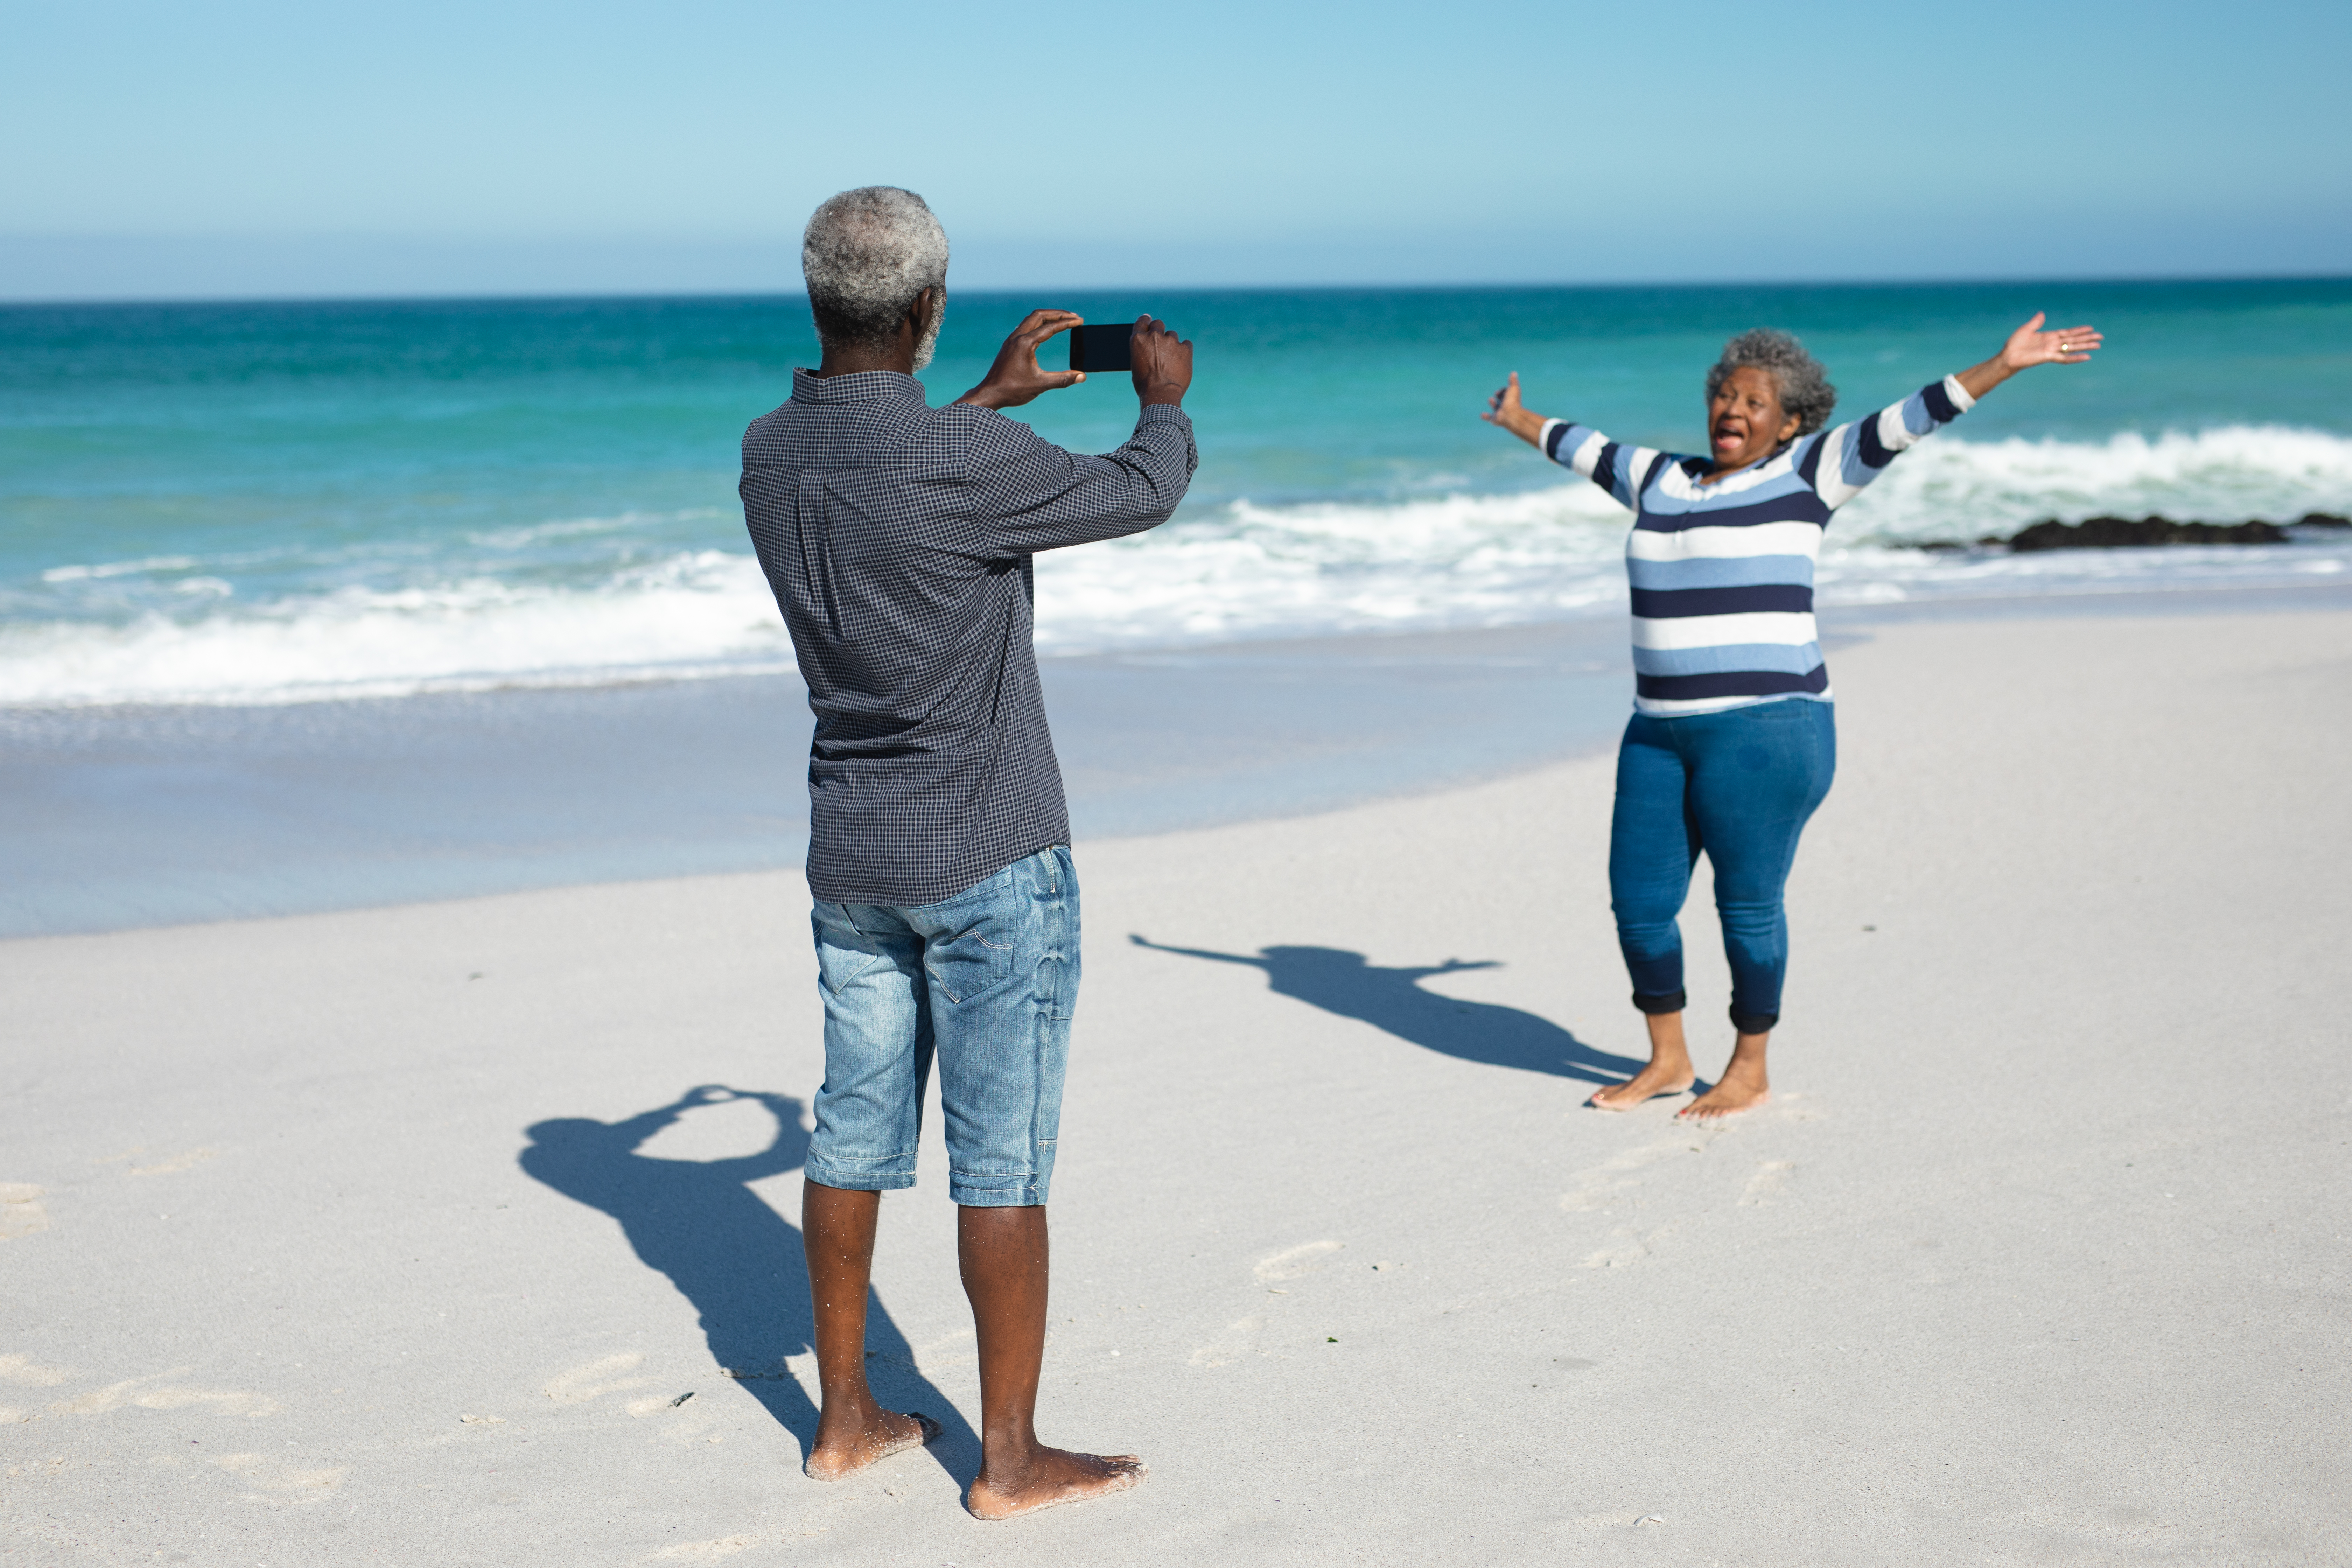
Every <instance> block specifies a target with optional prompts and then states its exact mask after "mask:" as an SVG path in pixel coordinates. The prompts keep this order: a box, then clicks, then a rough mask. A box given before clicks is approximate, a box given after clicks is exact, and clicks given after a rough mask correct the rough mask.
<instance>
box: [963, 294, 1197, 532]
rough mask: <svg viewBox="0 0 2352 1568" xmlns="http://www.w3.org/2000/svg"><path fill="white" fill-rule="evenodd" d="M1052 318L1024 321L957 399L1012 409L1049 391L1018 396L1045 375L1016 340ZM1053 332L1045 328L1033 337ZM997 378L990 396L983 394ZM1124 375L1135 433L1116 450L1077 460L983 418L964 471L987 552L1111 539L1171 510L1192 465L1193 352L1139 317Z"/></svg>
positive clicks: (1026, 345) (1029, 345) (1031, 348)
mask: <svg viewBox="0 0 2352 1568" xmlns="http://www.w3.org/2000/svg"><path fill="white" fill-rule="evenodd" d="M1052 314H1053V313H1052V312H1046V311H1040V312H1038V313H1037V315H1034V316H1032V317H1031V318H1030V319H1029V321H1025V322H1024V323H1023V324H1022V328H1021V330H1020V331H1015V332H1014V333H1013V337H1012V338H1010V339H1008V340H1007V341H1006V342H1005V345H1004V352H1003V353H1000V354H999V355H998V356H997V363H996V367H995V368H994V369H992V370H991V371H990V372H989V379H988V380H986V381H983V382H982V383H981V384H980V385H979V386H977V387H974V388H973V389H972V390H971V392H970V393H968V394H966V395H964V397H963V398H961V399H960V400H959V401H961V402H965V403H973V404H978V405H980V406H982V407H993V406H999V405H1002V406H1012V405H1015V404H1019V403H1025V402H1027V401H1028V400H1029V398H1030V397H1034V396H1035V395H1037V393H1038V392H1043V391H1045V390H1048V388H1047V387H1045V386H1042V385H1041V386H1037V387H1036V388H1035V390H1034V391H1029V392H1027V394H1026V395H1018V394H1021V393H1022V392H1023V391H1024V388H1026V387H1028V386H1029V385H1030V384H1031V377H1032V376H1033V375H1042V374H1045V373H1040V372H1037V371H1036V363H1037V360H1036V343H1035V342H1034V341H1029V342H1024V333H1029V332H1032V331H1035V330H1036V329H1038V328H1041V327H1047V326H1048V325H1049V321H1045V320H1041V318H1050V317H1051V316H1052ZM1067 324H1068V323H1067V322H1066V321H1065V322H1063V323H1062V325H1067ZM1059 330H1061V329H1060V326H1052V327H1051V329H1050V330H1048V331H1045V332H1043V334H1042V336H1051V335H1052V332H1053V331H1059ZM1038 341H1042V338H1041V339H1040V340H1038ZM1024 366H1025V369H1024ZM1000 374H1002V376H1003V384H1002V387H1001V388H1000V391H999V394H998V395H997V396H992V397H983V396H982V394H984V393H988V392H989V389H990V387H991V386H992V384H996V383H997V382H998V380H999V376H1000ZM1132 374H1133V379H1134V383H1135V394H1136V397H1137V399H1138V400H1139V402H1140V403H1141V404H1142V405H1143V410H1142V413H1141V415H1140V416H1139V417H1138V418H1137V420H1136V424H1135V434H1134V435H1133V436H1131V437H1129V438H1128V441H1127V444H1126V445H1125V446H1123V447H1119V448H1118V450H1117V451H1116V452H1110V453H1107V454H1106V455H1104V456H1102V457H1099V458H1087V457H1080V456H1078V455H1076V453H1072V452H1066V451H1064V450H1063V449H1062V448H1061V447H1056V446H1055V445H1054V444H1053V443H1051V442H1049V441H1044V440H1040V439H1039V438H1038V437H1037V435H1036V433H1035V432H1034V431H1033V430H1031V429H1030V428H1029V427H1028V426H1024V425H1016V424H1014V423H1013V422H1012V421H1011V420H1009V419H985V420H982V421H981V422H979V423H978V424H977V426H976V427H975V428H973V430H972V445H971V452H970V455H969V459H968V468H967V470H966V471H967V473H968V475H969V478H970V479H971V485H972V488H973V489H974V490H975V491H977V492H978V499H979V501H980V504H979V506H978V507H976V508H975V511H976V513H977V520H978V521H979V523H980V526H981V529H982V538H983V540H984V541H985V542H986V543H987V545H988V547H989V549H990V552H991V553H993V554H1000V555H1030V554H1034V553H1035V552H1038V551H1040V550H1058V549H1061V548H1063V547H1065V546H1067V545H1072V544H1086V543H1089V542H1093V541H1095V540H1098V539H1117V538H1118V537H1119V536H1120V535H1122V534H1129V533H1140V532H1142V531H1144V530H1145V529H1147V528H1151V527H1155V526H1157V525H1158V524H1160V523H1162V522H1165V521H1167V520H1168V518H1169V515H1170V514H1171V513H1172V512H1173V511H1175V510H1176V503H1177V502H1179V501H1181V500H1183V499H1184V491H1185V489H1186V488H1187V487H1188V486H1189V485H1190V484H1191V483H1192V470H1193V469H1195V468H1198V467H1200V462H1201V458H1200V452H1199V449H1198V448H1197V447H1194V445H1193V443H1192V420H1191V419H1190V418H1189V417H1187V416H1186V415H1185V413H1184V409H1183V401H1184V394H1185V393H1186V392H1187V391H1188V390H1190V388H1191V386H1192V344H1191V343H1189V342H1185V341H1184V340H1183V339H1181V338H1180V337H1178V336H1177V335H1176V334H1175V333H1174V332H1172V331H1169V330H1168V328H1167V327H1166V325H1164V324H1163V323H1161V322H1159V321H1153V320H1152V319H1151V318H1150V317H1149V316H1146V317H1144V318H1143V319H1142V320H1141V321H1138V322H1136V324H1135V352H1134V370H1133V373H1132ZM1056 384H1066V383H1056ZM998 396H1001V397H1003V399H1004V401H1003V402H1002V403H1001V404H1000V403H999V402H998V401H997V397H998Z"/></svg>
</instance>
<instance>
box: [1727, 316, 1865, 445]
mask: <svg viewBox="0 0 2352 1568" xmlns="http://www.w3.org/2000/svg"><path fill="white" fill-rule="evenodd" d="M1746 365H1753V366H1755V367H1756V368H1757V369H1758V370H1763V371H1769V372H1771V374H1772V379H1773V380H1774V381H1775V382H1778V383H1779V384H1780V410H1781V412H1782V413H1784V414H1789V415H1792V416H1795V418H1796V421H1797V434H1798V435H1800V436H1810V435H1811V434H1812V433H1813V432H1814V431H1816V430H1818V429H1820V428H1821V427H1822V426H1824V425H1826V424H1828V423H1829V422H1830V413H1831V411H1832V409H1834V408H1836V407H1837V388H1836V387H1834V386H1832V385H1831V384H1830V377H1829V372H1827V371H1826V370H1823V369H1822V362H1821V361H1819V360H1817V359H1815V358H1814V357H1813V356H1812V355H1811V354H1809V353H1806V352H1805V345H1804V344H1802V343H1801V342H1798V341H1797V340H1796V338H1795V337H1794V336H1793V335H1791V334H1790V333H1788V332H1776V331H1773V330H1772V329H1771V328H1769V327H1751V328H1749V329H1748V331H1744V332H1742V333H1740V334H1739V335H1738V337H1736V338H1734V339H1732V340H1731V341H1730V342H1727V343H1726V344H1724V345H1723V357H1722V358H1721V359H1719V360H1717V361H1716V362H1715V368H1714V369H1713V370H1710V371H1708V372H1707V373H1706V400H1707V401H1708V402H1709V403H1713V402H1714V401H1715V395H1716V394H1717V392H1719V391H1721V390H1722V389H1723V383H1724V380H1725V378H1726V377H1727V376H1729V375H1730V374H1731V373H1732V372H1733V371H1735V370H1738V369H1740V368H1741V367H1743V366H1746Z"/></svg>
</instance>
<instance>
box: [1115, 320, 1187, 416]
mask: <svg viewBox="0 0 2352 1568" xmlns="http://www.w3.org/2000/svg"><path fill="white" fill-rule="evenodd" d="M1133 354H1134V357H1133V359H1132V360H1131V361H1130V363H1132V364H1133V366H1134V375H1135V395H1136V396H1137V397H1139V398H1140V399H1142V401H1143V405H1144V406H1145V407H1147V408H1148V407H1150V405H1153V404H1155V403H1166V404H1171V405H1181V403H1182V402H1183V401H1184V393H1185V390H1186V389H1187V388H1189V387H1190V386H1191V385H1192V344H1191V343H1188V342H1185V341H1184V340H1183V339H1182V338H1180V337H1178V336H1177V335H1176V334H1175V333H1174V332H1172V331H1169V329H1168V324H1167V323H1166V322H1164V321H1153V320H1152V319H1151V318H1150V317H1149V316H1138V317H1137V318H1136V319H1135V338H1134V342H1133Z"/></svg>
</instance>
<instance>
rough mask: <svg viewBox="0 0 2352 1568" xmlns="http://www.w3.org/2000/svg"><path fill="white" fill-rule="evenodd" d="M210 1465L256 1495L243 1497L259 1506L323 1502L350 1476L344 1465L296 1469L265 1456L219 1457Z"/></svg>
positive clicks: (349, 1470) (230, 1455)
mask: <svg viewBox="0 0 2352 1568" xmlns="http://www.w3.org/2000/svg"><path fill="white" fill-rule="evenodd" d="M213 1463H214V1464H215V1465H218V1466H219V1467H220V1468H222V1469H224V1470H226V1471H227V1472H228V1473H229V1474H231V1475H233V1476H235V1477H236V1478H237V1479H239V1480H241V1481H243V1482H245V1484H246V1485H247V1486H249V1487H256V1488H258V1490H257V1491H253V1492H248V1493H247V1494H246V1495H247V1497H249V1498H252V1499H254V1500H256V1501H259V1502H272V1503H280V1504H283V1503H310V1502H324V1501H326V1500H327V1499H328V1498H329V1497H330V1496H331V1495H332V1494H333V1492H334V1491H335V1489H337V1488H339V1487H341V1485H342V1484H343V1478H344V1477H345V1476H348V1475H350V1474H351V1468H350V1467H349V1466H347V1465H335V1466H332V1467H330V1468H322V1469H315V1470H306V1469H299V1468H296V1467H294V1466H292V1465H289V1464H286V1463H284V1462H283V1461H282V1460H278V1459H273V1458H270V1457H269V1456H268V1455H267V1454H221V1455H217V1456H215V1458H214V1459H213Z"/></svg>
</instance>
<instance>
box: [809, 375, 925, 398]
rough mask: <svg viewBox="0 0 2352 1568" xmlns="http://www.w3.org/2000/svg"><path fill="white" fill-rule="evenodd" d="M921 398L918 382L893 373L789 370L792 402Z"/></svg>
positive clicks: (906, 376)
mask: <svg viewBox="0 0 2352 1568" xmlns="http://www.w3.org/2000/svg"><path fill="white" fill-rule="evenodd" d="M922 396H923V384H922V383H921V382H919V381H917V380H916V379H915V378H914V377H913V376H911V375H905V374H900V373H899V372H898V371H895V370H859V371H852V372H851V373H850V374H847V375H819V374H816V373H815V372H814V371H810V370H801V369H798V368H797V367H796V368H794V370H793V402H794V403H872V402H877V401H878V400H880V399H882V398H886V397H887V398H898V397H912V398H915V399H917V400H920V399H921V398H922Z"/></svg>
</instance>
